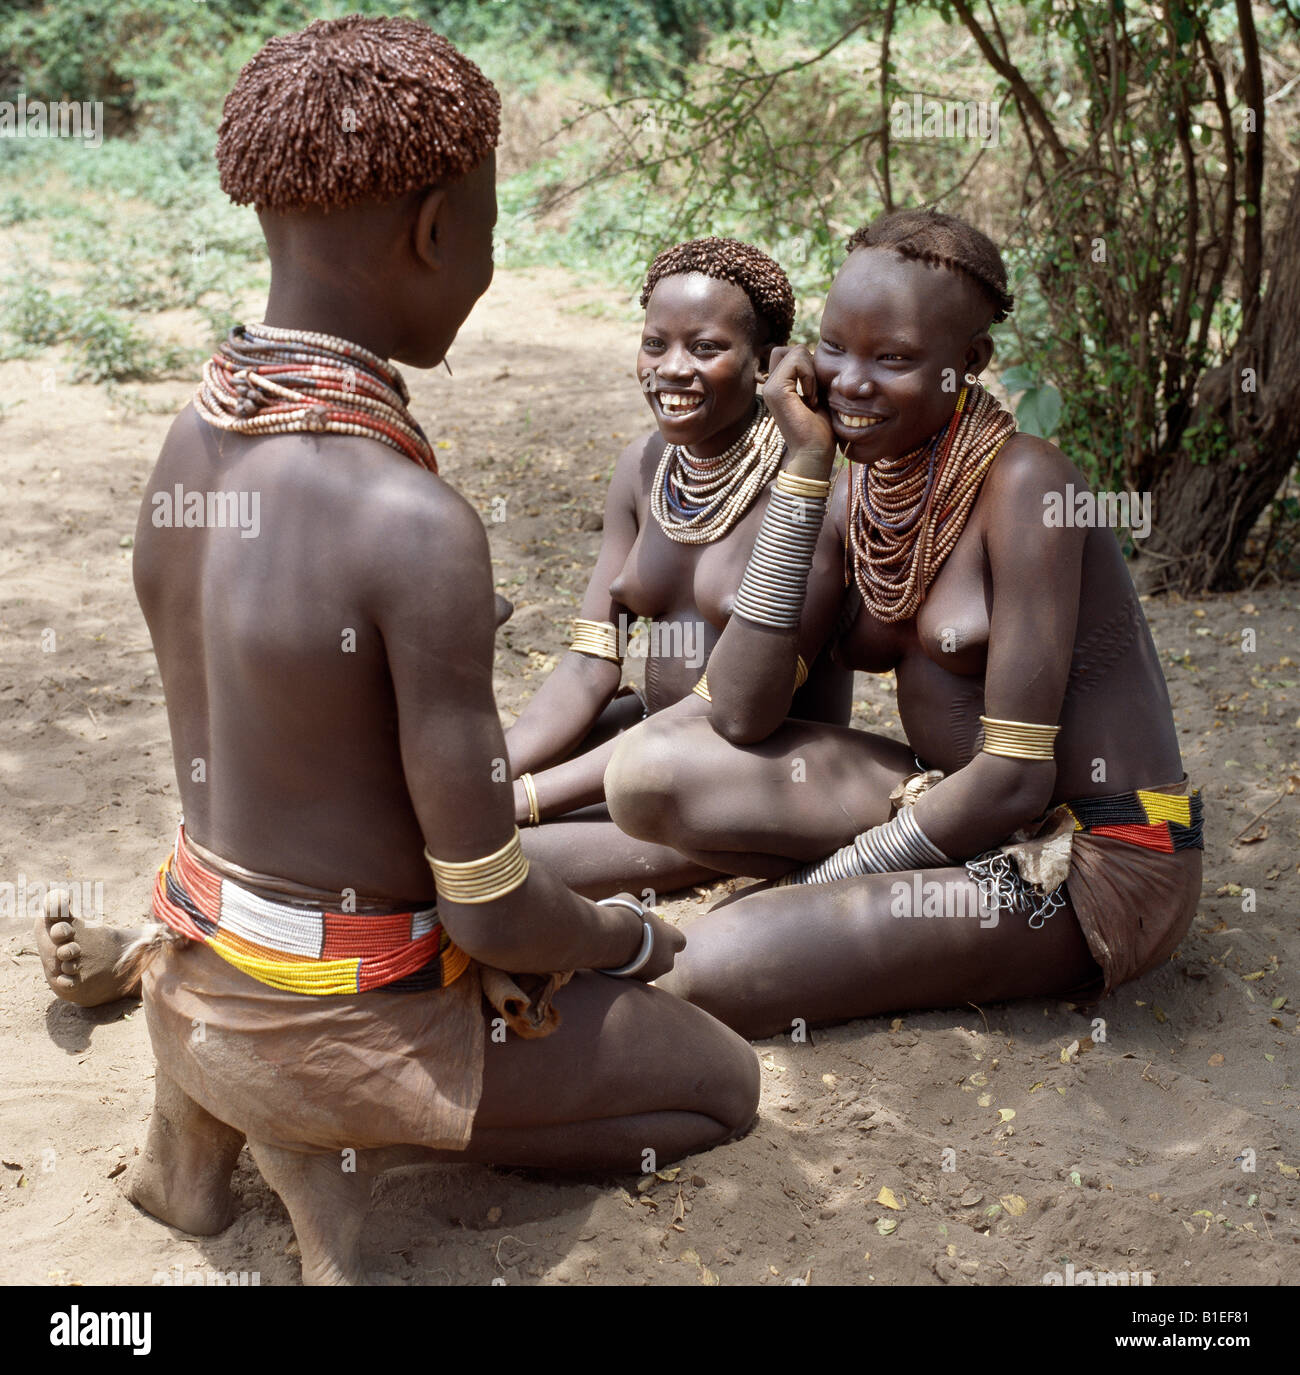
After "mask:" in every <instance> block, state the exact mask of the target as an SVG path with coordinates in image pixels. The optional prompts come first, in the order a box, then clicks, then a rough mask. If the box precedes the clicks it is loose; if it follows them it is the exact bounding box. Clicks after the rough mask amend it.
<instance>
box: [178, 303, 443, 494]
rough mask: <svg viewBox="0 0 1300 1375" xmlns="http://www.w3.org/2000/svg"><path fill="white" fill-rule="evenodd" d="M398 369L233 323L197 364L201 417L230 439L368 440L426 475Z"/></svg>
mask: <svg viewBox="0 0 1300 1375" xmlns="http://www.w3.org/2000/svg"><path fill="white" fill-rule="evenodd" d="M410 399H411V398H410V393H409V392H408V391H407V390H406V382H405V380H404V379H403V377H402V374H401V373H400V372H398V371H397V369H396V368H394V367H392V366H391V365H390V364H388V363H386V362H385V361H384V360H383V359H382V358H380V357H378V356H377V355H375V354H373V353H371V352H370V351H369V350H368V349H363V348H362V347H361V346H360V344H352V343H349V342H348V341H347V340H346V339H336V338H335V337H334V336H333V335H329V334H311V333H309V332H308V331H306V330H298V329H280V328H278V327H277V326H275V325H236V326H235V328H234V329H232V330H231V331H230V334H229V336H228V337H227V339H226V341H225V342H224V343H223V344H222V345H221V347H220V349H218V351H217V352H216V353H215V354H214V355H213V356H212V357H211V358H209V359H208V361H207V362H206V363H205V364H204V365H203V381H202V383H201V384H200V386H199V389H198V391H197V393H196V394H195V397H194V408H195V410H196V411H197V412H198V413H199V415H200V416H201V417H202V418H203V419H204V420H206V421H207V422H208V424H209V425H215V426H216V427H217V428H218V429H221V430H231V431H233V432H234V433H235V434H246V435H270V434H297V433H301V432H304V431H305V432H308V433H311V434H351V435H366V436H368V437H369V438H371V439H378V440H380V441H381V442H382V443H384V444H387V445H389V446H390V447H391V448H394V449H396V450H397V451H398V453H401V454H405V455H406V457H407V458H409V459H411V460H412V461H413V462H415V463H418V464H419V465H420V466H421V467H422V468H427V469H428V470H429V471H430V472H433V473H436V472H437V471H438V463H437V460H436V459H435V458H434V456H433V446H432V445H431V444H430V443H429V441H428V440H427V439H426V438H425V437H424V431H423V430H421V429H420V427H419V425H418V424H417V423H416V421H415V417H414V416H413V415H412V414H411V412H410V410H409V409H408V404H409V402H410Z"/></svg>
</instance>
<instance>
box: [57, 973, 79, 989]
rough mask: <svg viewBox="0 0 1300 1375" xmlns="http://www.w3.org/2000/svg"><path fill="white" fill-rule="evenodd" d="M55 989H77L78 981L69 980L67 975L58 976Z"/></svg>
mask: <svg viewBox="0 0 1300 1375" xmlns="http://www.w3.org/2000/svg"><path fill="white" fill-rule="evenodd" d="M54 986H55V988H76V986H77V981H76V979H69V978H68V977H67V976H66V975H65V974H60V975H58V976H57V977H56V978H55V980H54Z"/></svg>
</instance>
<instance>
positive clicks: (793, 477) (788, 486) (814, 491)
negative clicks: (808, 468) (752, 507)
mask: <svg viewBox="0 0 1300 1375" xmlns="http://www.w3.org/2000/svg"><path fill="white" fill-rule="evenodd" d="M776 485H777V488H778V490H780V491H782V492H788V493H789V494H790V496H792V497H803V498H804V500H805V501H806V500H808V499H809V498H811V499H812V500H814V501H825V500H826V498H827V497H828V496H830V494H831V487H832V486H833V485H834V484H833V483H832V482H831V480H830V478H820V477H800V476H799V474H798V473H787V472H780V473H777V475H776Z"/></svg>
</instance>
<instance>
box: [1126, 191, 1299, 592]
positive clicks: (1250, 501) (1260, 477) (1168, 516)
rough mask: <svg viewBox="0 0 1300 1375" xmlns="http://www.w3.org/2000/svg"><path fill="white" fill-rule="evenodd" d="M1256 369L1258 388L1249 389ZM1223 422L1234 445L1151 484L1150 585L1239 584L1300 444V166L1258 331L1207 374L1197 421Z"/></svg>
mask: <svg viewBox="0 0 1300 1375" xmlns="http://www.w3.org/2000/svg"><path fill="white" fill-rule="evenodd" d="M1248 368H1249V369H1254V372H1255V385H1256V387H1257V390H1256V391H1253V392H1251V391H1248V390H1243V378H1244V377H1245V376H1246V375H1247V374H1246V372H1245V370H1246V369H1248ZM1215 422H1217V423H1218V424H1219V425H1221V426H1222V427H1223V428H1224V429H1225V430H1226V431H1227V434H1228V444H1229V449H1228V453H1227V454H1226V455H1225V456H1224V457H1222V458H1220V459H1218V460H1217V461H1213V462H1210V463H1196V462H1194V461H1193V460H1192V458H1191V456H1190V455H1189V454H1187V453H1186V452H1185V451H1180V452H1178V453H1175V454H1172V455H1171V456H1170V458H1169V462H1168V465H1167V466H1164V465H1161V466H1162V471H1161V475H1160V477H1159V478H1158V479H1157V480H1156V484H1155V488H1154V490H1153V492H1152V494H1151V506H1152V524H1153V528H1152V532H1151V537H1150V538H1149V539H1148V540H1146V541H1145V542H1144V543H1143V544H1142V546H1141V552H1140V556H1139V558H1138V562H1137V566H1136V567H1135V569H1134V572H1135V574H1136V576H1137V581H1138V583H1139V585H1140V586H1141V587H1142V589H1143V591H1148V592H1158V591H1166V590H1177V591H1181V592H1208V591H1221V590H1224V589H1227V588H1231V587H1234V586H1236V585H1237V565H1238V563H1239V561H1240V559H1241V556H1242V552H1243V550H1244V547H1245V543H1246V539H1247V537H1248V536H1249V534H1250V532H1251V529H1252V528H1253V526H1254V524H1255V522H1256V521H1257V520H1258V519H1259V516H1260V514H1261V513H1262V512H1263V510H1264V508H1265V507H1266V506H1267V505H1268V503H1269V502H1270V501H1271V500H1272V499H1273V497H1274V496H1275V495H1276V494H1277V490H1278V488H1279V487H1280V486H1281V485H1282V482H1283V481H1284V480H1285V478H1286V476H1287V474H1288V473H1289V472H1290V471H1291V467H1292V465H1293V464H1294V463H1295V462H1296V458H1297V455H1298V454H1300V175H1297V176H1296V179H1295V181H1294V182H1293V183H1292V186H1291V195H1290V198H1289V200H1288V202H1287V207H1286V212H1285V214H1284V216H1283V220H1282V224H1281V225H1280V226H1279V228H1278V233H1277V237H1276V239H1275V241H1274V250H1273V255H1272V261H1271V262H1270V263H1269V264H1268V288H1267V291H1266V292H1265V295H1264V299H1263V301H1262V302H1261V304H1260V308H1259V312H1258V314H1257V316H1256V317H1255V327H1254V329H1253V330H1252V331H1251V334H1250V336H1249V337H1246V336H1243V337H1242V339H1241V340H1239V342H1238V344H1237V348H1236V351H1235V352H1234V354H1233V356H1232V358H1231V359H1230V360H1229V361H1228V362H1227V363H1226V364H1224V365H1223V366H1222V367H1219V368H1216V369H1214V370H1213V371H1212V372H1207V373H1206V374H1205V376H1204V377H1203V378H1202V379H1201V385H1200V389H1199V394H1198V398H1197V406H1196V415H1195V419H1194V421H1193V424H1194V425H1197V424H1206V425H1213V424H1214V423H1215Z"/></svg>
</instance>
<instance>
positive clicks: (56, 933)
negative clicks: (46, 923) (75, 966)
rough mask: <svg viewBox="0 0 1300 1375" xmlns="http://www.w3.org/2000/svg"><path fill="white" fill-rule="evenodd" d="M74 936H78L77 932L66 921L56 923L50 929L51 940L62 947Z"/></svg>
mask: <svg viewBox="0 0 1300 1375" xmlns="http://www.w3.org/2000/svg"><path fill="white" fill-rule="evenodd" d="M74 935H76V932H75V931H73V929H72V927H71V925H70V924H69V923H68V922H66V921H56V922H55V923H54V925H53V926H51V927H50V939H51V940H56V941H58V943H59V944H60V945H62V944H64V942H65V941H70V940H71V939H72V938H73V936H74Z"/></svg>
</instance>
